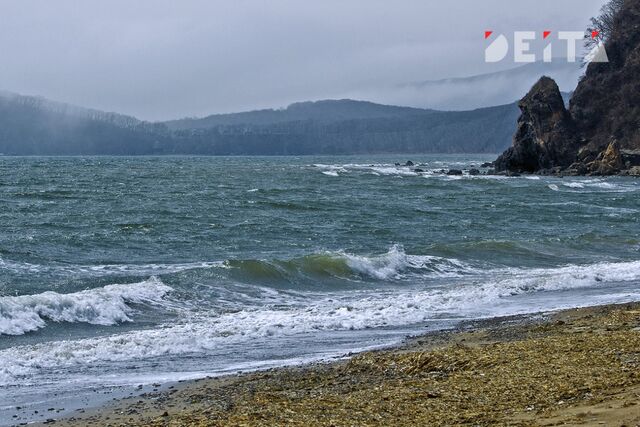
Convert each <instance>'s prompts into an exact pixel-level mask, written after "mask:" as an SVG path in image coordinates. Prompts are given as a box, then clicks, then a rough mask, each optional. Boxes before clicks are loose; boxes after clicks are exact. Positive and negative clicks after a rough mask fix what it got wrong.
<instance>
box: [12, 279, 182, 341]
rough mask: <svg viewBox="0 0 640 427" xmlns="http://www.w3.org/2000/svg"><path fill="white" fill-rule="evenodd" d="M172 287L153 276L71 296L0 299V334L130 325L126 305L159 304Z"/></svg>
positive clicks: (51, 295)
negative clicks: (60, 326)
mask: <svg viewBox="0 0 640 427" xmlns="http://www.w3.org/2000/svg"><path fill="white" fill-rule="evenodd" d="M171 290H172V288H170V287H169V286H166V285H165V284H164V283H162V282H161V281H160V279H157V278H155V277H151V278H150V279H148V280H146V281H143V282H139V283H132V284H114V285H107V286H104V287H102V288H96V289H89V290H85V291H80V292H74V293H70V294H60V293H57V292H52V291H48V292H43V293H41V294H37V295H21V296H4V297H0V335H3V334H4V335H22V334H24V333H26V332H31V331H35V330H37V329H41V328H44V327H45V326H46V322H47V321H52V322H70V323H74V322H80V323H90V324H93V325H114V324H117V323H121V322H130V321H131V318H130V315H131V313H132V311H133V309H132V308H131V307H130V306H129V304H143V303H147V304H154V303H158V302H159V301H160V300H161V299H162V297H163V296H164V295H166V294H167V293H168V292H170V291H171Z"/></svg>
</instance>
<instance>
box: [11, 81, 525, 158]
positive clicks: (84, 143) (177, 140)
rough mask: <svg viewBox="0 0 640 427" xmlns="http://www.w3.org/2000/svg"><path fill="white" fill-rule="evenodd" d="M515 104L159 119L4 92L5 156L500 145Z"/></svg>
mask: <svg viewBox="0 0 640 427" xmlns="http://www.w3.org/2000/svg"><path fill="white" fill-rule="evenodd" d="M518 113H519V111H518V108H517V106H516V105H515V103H514V104H508V105H502V106H496V107H490V108H481V109H477V110H472V111H455V112H453V111H451V112H445V111H435V110H426V109H419V108H408V107H396V106H387V105H380V104H373V103H370V102H363V101H353V100H327V101H317V102H303V103H297V104H292V105H291V106H289V107H288V108H286V109H281V110H259V111H251V112H246V113H237V114H222V115H214V116H209V117H205V118H203V119H182V120H174V121H170V122H166V123H150V122H144V121H140V120H137V119H135V118H133V117H130V116H124V115H120V114H116V113H104V112H100V111H97V110H91V109H84V108H81V107H74V106H69V105H66V104H62V103H57V102H53V101H47V100H44V99H42V98H34V97H25V96H20V95H15V94H8V93H0V153H2V154H4V155H100V154H104V155H156V154H159V155H161V154H203V155H252V154H255V155H302V154H365V153H371V154H374V153H421V152H423V153H429V152H431V153H436V152H441V153H462V152H469V153H482V152H484V153H496V152H500V151H502V150H504V149H505V148H506V147H508V146H509V145H510V144H511V136H512V134H513V132H514V127H515V123H516V119H517V117H518Z"/></svg>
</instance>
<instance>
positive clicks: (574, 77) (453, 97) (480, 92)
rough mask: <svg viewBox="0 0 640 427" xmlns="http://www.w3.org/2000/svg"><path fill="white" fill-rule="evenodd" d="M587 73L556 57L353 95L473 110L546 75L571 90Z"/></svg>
mask: <svg viewBox="0 0 640 427" xmlns="http://www.w3.org/2000/svg"><path fill="white" fill-rule="evenodd" d="M583 73H584V69H583V68H581V66H580V63H579V62H567V60H566V59H565V58H554V60H553V61H552V62H549V63H545V62H532V63H529V64H524V65H519V66H517V67H513V68H510V69H507V70H503V71H497V72H493V73H487V74H478V75H472V76H468V77H455V78H448V79H439V80H422V81H417V82H411V83H404V84H400V85H395V86H389V87H377V88H374V89H371V90H367V91H356V92H353V93H350V94H349V95H350V96H351V97H354V98H361V99H368V100H371V101H374V102H384V103H390V104H397V105H408V106H412V107H421V108H433V109H436V110H470V109H474V108H482V107H490V106H493V105H502V104H507V103H510V102H513V101H514V100H516V99H520V98H521V97H522V96H524V94H525V93H527V92H528V91H529V89H530V88H531V86H533V84H534V83H535V82H536V81H538V79H539V78H540V77H541V76H543V75H546V76H549V77H551V78H553V79H554V80H555V81H556V82H557V83H558V86H559V87H560V90H561V91H564V92H570V91H572V90H573V89H574V88H575V87H576V85H577V83H578V80H579V79H580V76H582V74H583Z"/></svg>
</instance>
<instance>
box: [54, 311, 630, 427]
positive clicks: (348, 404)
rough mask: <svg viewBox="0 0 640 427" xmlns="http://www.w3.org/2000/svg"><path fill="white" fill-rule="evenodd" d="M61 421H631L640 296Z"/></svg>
mask: <svg viewBox="0 0 640 427" xmlns="http://www.w3.org/2000/svg"><path fill="white" fill-rule="evenodd" d="M51 424H55V425H62V426H87V425H91V426H107V425H110V426H124V425H129V426H280V425H282V426H284V425H286V426H315V425H317V426H390V425H394V426H395V425H400V426H404V425H406V426H416V425H425V426H427V425H428V426H431V425H447V426H448V425H479V426H489V425H512V426H531V425H536V426H538V425H539V426H553V425H585V426H592V425H593V426H601V425H612V426H636V425H640V303H633V304H623V305H609V306H600V307H589V308H583V309H572V310H566V311H561V312H557V313H551V314H543V315H539V316H533V317H531V316H529V317H513V318H502V319H491V320H488V321H480V322H472V323H466V324H463V325H461V326H460V328H458V329H457V330H455V331H446V332H438V333H432V334H427V335H424V336H421V337H418V338H414V339H410V340H407V342H405V343H404V344H402V345H401V346H398V347H396V348H393V349H386V350H379V351H371V352H366V353H362V354H358V355H355V356H354V357H352V358H350V359H348V360H343V361H338V362H332V363H327V364H313V365H307V366H303V367H289V368H277V369H272V370H269V371H262V372H255V373H247V374H239V375H233V376H227V377H222V378H207V379H201V380H194V381H189V382H183V383H179V384H173V385H169V386H166V387H163V388H160V389H159V390H158V391H157V392H149V393H145V394H144V395H142V396H136V397H131V398H127V399H121V400H118V401H115V402H113V403H110V404H108V405H106V406H103V407H101V408H98V409H95V410H87V411H85V412H83V413H77V415H76V416H75V417H70V418H66V419H62V420H58V421H55V422H54V423H51Z"/></svg>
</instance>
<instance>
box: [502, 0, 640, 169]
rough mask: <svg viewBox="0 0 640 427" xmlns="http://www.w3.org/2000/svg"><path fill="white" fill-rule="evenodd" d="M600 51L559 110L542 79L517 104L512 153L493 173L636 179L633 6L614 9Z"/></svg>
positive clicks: (638, 58) (639, 135)
mask: <svg viewBox="0 0 640 427" xmlns="http://www.w3.org/2000/svg"><path fill="white" fill-rule="evenodd" d="M605 36H606V38H605V42H604V46H605V49H606V53H607V57H608V60H609V62H592V63H590V64H589V65H588V67H587V69H586V73H585V75H584V77H583V78H582V79H581V80H580V82H579V83H578V86H577V88H576V90H575V92H574V93H573V95H572V97H571V100H570V102H569V108H568V109H567V108H566V107H565V104H564V102H563V100H562V96H561V94H560V90H559V89H558V86H557V84H556V83H555V81H553V79H551V78H549V77H546V76H545V77H542V78H541V79H540V80H539V81H538V82H537V83H536V84H535V85H534V86H533V87H532V88H531V90H530V91H529V93H527V94H526V95H525V97H524V98H522V99H521V100H520V102H519V103H518V106H519V108H520V111H521V115H520V117H519V119H518V122H517V128H516V132H515V134H514V136H513V145H512V146H511V147H510V148H509V149H507V150H506V151H505V152H504V153H502V155H500V157H498V159H497V160H496V161H495V164H494V166H495V171H496V172H497V173H504V174H512V173H536V174H543V175H544V174H554V175H634V176H640V0H625V1H620V2H619V9H618V10H617V11H616V13H615V15H614V17H613V22H612V26H611V30H610V31H609V33H608V34H605Z"/></svg>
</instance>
